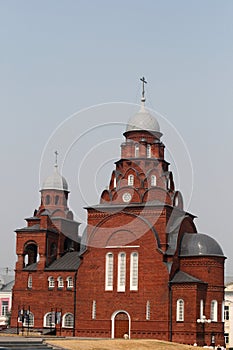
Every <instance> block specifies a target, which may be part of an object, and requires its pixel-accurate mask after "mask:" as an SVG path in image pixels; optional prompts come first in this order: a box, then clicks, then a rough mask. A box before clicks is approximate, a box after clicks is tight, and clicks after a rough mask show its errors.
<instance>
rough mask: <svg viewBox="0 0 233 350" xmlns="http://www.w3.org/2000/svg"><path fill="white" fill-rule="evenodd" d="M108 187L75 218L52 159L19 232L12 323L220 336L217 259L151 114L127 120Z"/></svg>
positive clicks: (187, 339)
mask: <svg viewBox="0 0 233 350" xmlns="http://www.w3.org/2000/svg"><path fill="white" fill-rule="evenodd" d="M124 137H125V141H124V142H123V143H122V144H121V158H120V160H118V161H117V162H116V163H115V170H113V172H112V175H111V179H110V184H109V187H108V189H105V190H104V191H103V193H102V195H101V198H100V203H99V204H98V205H96V206H92V207H88V208H86V209H87V212H88V222H87V228H86V230H85V234H84V235H83V237H82V240H81V242H80V236H79V235H78V229H79V223H78V222H76V221H74V220H73V214H72V212H71V211H70V210H69V208H68V203H67V202H68V195H69V190H68V185H67V182H66V180H65V179H64V177H62V176H61V175H60V174H59V172H58V168H57V165H56V166H55V170H54V173H53V175H52V176H50V177H49V178H47V179H46V180H45V181H44V184H43V186H42V189H41V204H40V207H39V209H38V210H35V212H34V214H33V216H32V217H30V218H27V219H26V221H27V226H26V227H24V228H21V229H18V230H16V234H17V243H16V253H17V256H18V260H17V263H16V268H15V272H16V275H15V286H14V289H13V308H12V318H11V326H12V327H18V329H21V328H25V329H27V328H28V329H34V330H40V331H41V332H46V331H47V332H51V333H54V334H55V333H56V334H57V335H60V334H61V335H69V336H71V335H73V336H78V337H101V338H122V337H124V336H125V337H129V338H156V339H162V340H168V341H175V342H180V343H187V344H193V343H195V342H196V343H197V344H198V345H203V344H204V343H206V344H208V345H209V344H210V343H216V344H217V343H218V344H224V328H223V318H222V317H223V316H222V314H223V310H224V261H225V257H224V254H223V251H222V249H221V247H220V246H219V244H218V243H217V242H216V241H215V240H214V239H213V238H212V237H210V236H208V235H206V234H200V233H197V230H196V227H195V224H194V219H195V216H194V215H192V214H191V213H188V212H186V211H185V210H184V208H183V200H182V195H181V193H180V192H179V191H178V190H177V189H176V188H175V184H174V181H173V176H172V172H171V171H170V170H169V163H168V162H167V161H166V160H165V158H164V150H165V146H164V144H163V142H162V141H161V137H162V133H161V131H160V126H159V124H158V121H157V120H156V118H155V117H154V116H153V115H152V114H151V113H150V112H149V111H148V110H147V109H146V108H145V98H144V91H143V95H142V100H141V108H140V110H139V111H138V113H136V114H135V115H133V116H132V117H131V118H130V120H129V121H128V124H127V128H126V131H125V133H124Z"/></svg>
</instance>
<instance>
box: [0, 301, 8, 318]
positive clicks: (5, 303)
mask: <svg viewBox="0 0 233 350" xmlns="http://www.w3.org/2000/svg"><path fill="white" fill-rule="evenodd" d="M8 308H9V301H8V300H2V310H1V315H2V316H6V315H7V313H8Z"/></svg>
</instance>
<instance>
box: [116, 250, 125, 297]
mask: <svg viewBox="0 0 233 350" xmlns="http://www.w3.org/2000/svg"><path fill="white" fill-rule="evenodd" d="M117 272H118V273H117V291H118V292H125V281H126V254H125V253H124V252H120V253H119V254H118V271H117Z"/></svg>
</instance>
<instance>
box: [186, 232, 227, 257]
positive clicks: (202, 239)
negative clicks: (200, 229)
mask: <svg viewBox="0 0 233 350" xmlns="http://www.w3.org/2000/svg"><path fill="white" fill-rule="evenodd" d="M200 255H202V256H210V255H212V256H222V257H224V254H223V251H222V248H221V247H220V245H219V244H218V242H217V241H215V239H213V238H212V237H210V236H208V235H205V234H202V233H185V234H184V236H183V238H182V241H181V246H180V256H200Z"/></svg>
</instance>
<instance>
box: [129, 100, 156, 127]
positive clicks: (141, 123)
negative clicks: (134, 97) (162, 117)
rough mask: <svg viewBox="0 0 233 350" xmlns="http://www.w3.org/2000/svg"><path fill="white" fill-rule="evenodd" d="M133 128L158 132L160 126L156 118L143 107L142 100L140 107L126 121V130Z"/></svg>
mask: <svg viewBox="0 0 233 350" xmlns="http://www.w3.org/2000/svg"><path fill="white" fill-rule="evenodd" d="M133 130H146V131H152V132H155V131H156V132H160V126H159V123H158V121H157V119H156V118H155V117H154V116H153V115H151V114H150V112H149V111H148V110H147V109H145V106H144V102H143V101H142V105H141V109H140V110H139V111H138V112H137V113H136V114H134V115H133V116H132V117H131V118H130V119H129V121H128V124H127V127H126V132H127V131H133Z"/></svg>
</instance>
